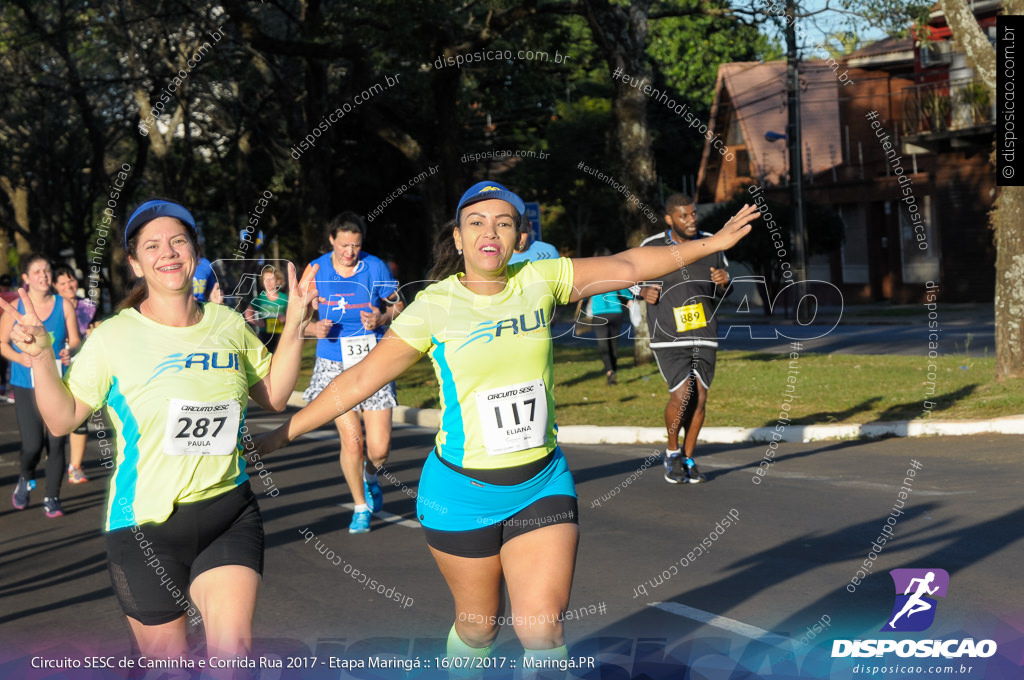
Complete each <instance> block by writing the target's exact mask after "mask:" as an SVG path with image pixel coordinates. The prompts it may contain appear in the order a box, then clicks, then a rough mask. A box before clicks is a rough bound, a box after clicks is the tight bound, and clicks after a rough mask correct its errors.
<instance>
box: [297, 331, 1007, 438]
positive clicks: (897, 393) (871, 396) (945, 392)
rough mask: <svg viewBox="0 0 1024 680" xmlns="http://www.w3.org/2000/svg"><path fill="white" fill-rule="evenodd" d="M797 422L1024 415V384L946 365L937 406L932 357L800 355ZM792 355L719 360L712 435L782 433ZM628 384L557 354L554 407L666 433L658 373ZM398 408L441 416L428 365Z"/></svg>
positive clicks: (571, 419) (990, 369) (622, 375)
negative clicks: (930, 375) (729, 429)
mask: <svg viewBox="0 0 1024 680" xmlns="http://www.w3.org/2000/svg"><path fill="white" fill-rule="evenodd" d="M314 349H315V343H312V342H311V343H307V346H306V348H305V349H304V359H303V371H302V375H301V376H300V378H299V386H298V387H297V389H299V390H300V391H301V390H303V389H305V387H306V385H307V384H309V375H310V372H311V371H312V366H313V359H312V357H313V350H314ZM798 361H799V371H800V374H799V376H797V383H796V394H797V395H799V398H798V399H797V400H796V401H795V402H794V406H793V408H792V409H791V411H790V413H791V414H792V418H793V422H794V423H797V424H812V423H816V424H822V423H869V422H873V421H884V420H906V419H914V418H920V417H921V414H922V411H923V402H924V401H925V399H929V400H930V401H932V402H934V403H935V406H934V408H933V409H932V413H933V415H932V416H931V417H932V418H933V419H943V420H945V419H958V418H992V417H997V416H1008V415H1018V414H1024V381H1022V380H1011V381H1005V382H1002V383H997V382H996V381H995V379H994V375H995V359H993V358H984V359H975V358H970V357H964V356H953V355H950V356H943V357H941V358H939V359H938V361H937V364H938V369H939V370H938V371H937V373H936V378H935V392H934V395H932V396H928V395H927V394H926V393H925V390H926V382H927V379H926V376H925V374H926V372H927V365H928V360H927V359H925V358H924V357H904V356H873V355H872V356H868V355H850V354H801V355H800V359H799V360H798ZM788 364H789V355H785V356H783V355H775V354H764V353H751V352H719V353H718V363H717V366H716V369H715V382H714V385H713V386H712V389H711V393H710V395H709V397H708V411H707V420H705V422H704V424H705V426H711V427H714V426H733V427H761V426H765V425H771V424H774V423H775V420H776V419H777V418H778V414H779V411H780V406H781V404H782V403H783V401H784V400H783V395H784V393H785V385H786V376H787V373H788V371H789V367H788ZM618 374H619V384H618V385H616V386H613V387H609V386H608V385H607V384H606V382H605V376H604V371H603V370H602V368H601V361H600V359H599V358H598V356H597V350H596V349H594V348H590V347H560V346H557V345H556V346H555V403H556V404H557V420H558V423H559V424H560V425H588V424H589V425H639V426H645V427H661V426H662V425H663V424H664V420H663V418H664V416H663V414H664V409H665V402H666V399H667V392H666V387H665V382H664V381H663V380H662V379H661V375H660V374H659V373H658V368H657V366H655V365H654V364H653V363H652V364H648V365H645V366H639V367H637V366H634V365H633V359H632V357H631V356H627V357H625V358H624V359H621V360H620V362H619V372H618ZM398 401H399V403H401V404H403V405H405V406H413V407H416V408H437V407H438V405H439V404H438V398H437V380H436V379H435V378H434V370H433V368H432V367H431V365H430V361H429V359H427V358H423V359H421V360H420V361H419V362H418V363H417V364H416V365H415V366H413V367H412V368H411V369H409V370H408V371H406V372H405V374H404V375H402V377H401V378H399V380H398Z"/></svg>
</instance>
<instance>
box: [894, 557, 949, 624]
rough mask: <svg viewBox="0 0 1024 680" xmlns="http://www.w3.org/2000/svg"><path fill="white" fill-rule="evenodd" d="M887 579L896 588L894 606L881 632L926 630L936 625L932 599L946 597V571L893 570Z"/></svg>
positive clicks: (947, 586)
mask: <svg viewBox="0 0 1024 680" xmlns="http://www.w3.org/2000/svg"><path fill="white" fill-rule="evenodd" d="M889 575H890V576H892V581H893V584H894V585H895V586H896V603H895V604H894V605H893V607H892V614H890V616H889V622H888V623H887V624H885V625H884V626H883V627H882V630H884V631H889V630H898V631H902V632H911V631H921V630H928V628H930V627H931V625H932V622H934V621H935V609H936V605H938V601H937V600H936V599H935V597H946V589H947V588H949V573H948V572H947V571H946V570H945V569H893V570H892V571H890V572H889ZM911 591H913V592H911Z"/></svg>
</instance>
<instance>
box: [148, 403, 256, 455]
mask: <svg viewBox="0 0 1024 680" xmlns="http://www.w3.org/2000/svg"><path fill="white" fill-rule="evenodd" d="M240 414H241V405H240V404H239V403H238V402H237V401H235V400H228V401H218V402H202V401H187V400H185V399H171V403H170V415H169V417H168V419H167V430H166V432H165V433H164V453H166V454H167V455H169V456H227V455H230V454H233V453H234V452H235V450H236V447H237V444H238V422H239V416H240Z"/></svg>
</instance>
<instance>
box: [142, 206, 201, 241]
mask: <svg viewBox="0 0 1024 680" xmlns="http://www.w3.org/2000/svg"><path fill="white" fill-rule="evenodd" d="M158 217H173V218H174V219H176V220H181V221H182V222H184V223H185V224H187V225H188V226H189V227H191V228H192V231H193V233H194V232H195V231H196V218H194V217H192V213H190V212H189V211H188V208H186V207H185V206H183V205H178V204H177V203H172V202H171V201H164V200H161V199H157V200H153V201H146V202H145V203H143V204H142V205H140V206H139V207H138V208H136V209H135V212H133V213H132V216H131V217H129V218H128V224H127V226H125V228H124V247H125V248H127V247H128V241H129V240H130V239H131V237H132V236H134V235H135V232H137V231H138V230H139V229H142V228H143V227H144V226H146V225H147V224H149V223H150V222H152V221H153V220H155V219H156V218H158Z"/></svg>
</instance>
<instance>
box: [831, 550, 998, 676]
mask: <svg viewBox="0 0 1024 680" xmlns="http://www.w3.org/2000/svg"><path fill="white" fill-rule="evenodd" d="M889 575H890V576H892V581H893V586H894V588H895V593H896V597H895V600H896V601H895V602H894V603H893V607H892V612H891V613H890V614H889V617H888V618H887V619H886V624H885V625H884V626H883V627H882V628H881V630H882V631H883V632H888V631H895V632H902V633H909V632H918V631H922V630H927V629H928V628H930V627H931V625H932V623H934V621H935V613H936V609H937V608H938V600H936V599H935V598H936V597H946V591H947V590H948V588H949V573H948V572H947V571H946V570H945V569H893V570H891V571H890V572H889ZM996 650H997V646H996V643H995V641H994V640H980V641H978V642H975V641H974V639H973V638H965V639H963V640H956V639H951V640H833V641H832V657H833V658H836V657H846V656H852V657H871V656H876V657H880V656H884V655H886V654H889V653H892V652H895V654H896V656H900V657H904V658H905V657H911V656H913V657H918V658H926V657H939V656H942V657H944V658H947V659H951V658H957V657H963V656H966V657H970V658H978V657H981V658H987V657H990V656H992V655H994V654H995V653H996Z"/></svg>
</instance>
